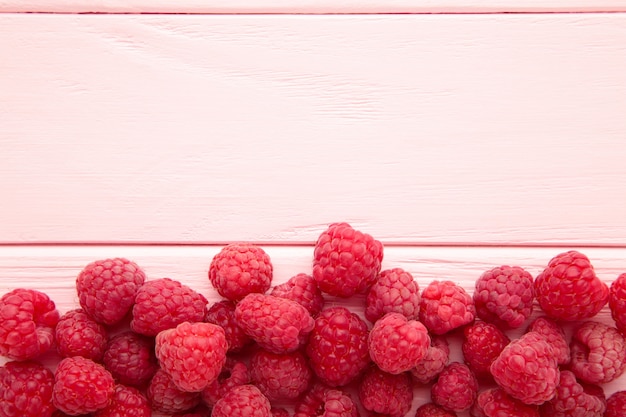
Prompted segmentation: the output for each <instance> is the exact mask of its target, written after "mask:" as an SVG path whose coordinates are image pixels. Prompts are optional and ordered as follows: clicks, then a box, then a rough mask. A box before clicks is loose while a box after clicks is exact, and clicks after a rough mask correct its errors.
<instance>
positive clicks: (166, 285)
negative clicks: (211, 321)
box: [130, 278, 207, 336]
mask: <svg viewBox="0 0 626 417" xmlns="http://www.w3.org/2000/svg"><path fill="white" fill-rule="evenodd" d="M206 307H207V299H206V298H204V296H203V295H202V294H200V293H198V292H196V291H194V290H192V289H191V288H189V287H188V286H186V285H183V284H182V283H180V282H179V281H176V280H173V279H170V278H160V279H155V280H153V281H148V282H146V283H145V284H144V285H143V286H142V287H141V288H140V289H139V291H137V296H136V297H135V305H134V306H133V319H132V321H131V322H130V328H131V330H133V331H134V332H135V333H139V334H143V335H146V336H156V335H157V334H158V333H159V332H160V331H163V330H167V329H171V328H173V327H176V326H177V325H179V324H180V323H183V322H185V321H188V322H191V323H194V322H201V321H204V318H205V316H206V312H207V309H206Z"/></svg>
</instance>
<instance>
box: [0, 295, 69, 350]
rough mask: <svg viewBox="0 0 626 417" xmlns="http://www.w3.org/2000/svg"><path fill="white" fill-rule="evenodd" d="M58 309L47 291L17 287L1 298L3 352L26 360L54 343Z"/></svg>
mask: <svg viewBox="0 0 626 417" xmlns="http://www.w3.org/2000/svg"><path fill="white" fill-rule="evenodd" d="M58 321H59V312H58V311H57V309H56V307H55V305H54V302H53V301H52V300H51V299H50V297H48V296H47V295H46V294H44V293H42V292H40V291H37V290H29V289H24V288H17V289H15V290H13V291H10V292H8V293H6V294H4V295H3V296H2V298H0V356H5V357H7V358H8V359H14V360H18V361H23V360H27V359H34V358H36V357H38V356H39V355H41V354H42V353H44V352H46V351H48V349H50V347H51V346H52V344H53V343H54V328H55V326H56V325H57V322H58Z"/></svg>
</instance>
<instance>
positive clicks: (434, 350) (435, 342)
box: [411, 336, 450, 384]
mask: <svg viewBox="0 0 626 417" xmlns="http://www.w3.org/2000/svg"><path fill="white" fill-rule="evenodd" d="M449 360H450V347H449V346H448V341H447V340H446V339H445V337H443V336H432V337H431V338H430V346H429V347H428V351H427V352H426V355H425V356H424V357H423V358H422V360H421V361H419V363H418V364H417V365H416V366H415V368H413V369H411V375H413V379H414V380H415V381H417V382H418V383H420V384H428V383H429V382H431V381H432V380H434V379H435V378H436V377H437V375H439V373H440V372H441V371H443V369H444V368H445V367H446V365H447V364H448V362H449Z"/></svg>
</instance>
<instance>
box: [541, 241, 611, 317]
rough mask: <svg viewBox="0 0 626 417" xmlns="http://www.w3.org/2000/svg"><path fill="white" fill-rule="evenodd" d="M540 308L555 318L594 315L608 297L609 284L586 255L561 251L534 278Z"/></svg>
mask: <svg viewBox="0 0 626 417" xmlns="http://www.w3.org/2000/svg"><path fill="white" fill-rule="evenodd" d="M535 294H536V297H537V301H538V302H539V306H540V307H541V309H542V310H543V311H544V312H545V313H546V314H547V315H548V316H549V317H551V318H553V319H556V320H565V321H577V320H584V319H588V318H590V317H593V316H595V315H596V314H597V313H598V312H599V311H600V310H601V309H602V307H603V306H604V305H605V304H606V303H607V301H608V300H609V288H608V286H607V285H606V284H605V283H604V282H602V280H600V279H599V278H598V277H597V276H596V273H595V271H594V269H593V266H592V265H591V262H590V261H589V258H587V257H586V256H585V255H583V254H582V253H580V252H577V251H573V250H572V251H569V252H565V253H561V254H559V255H557V256H555V257H554V258H552V259H551V260H550V262H549V263H548V266H547V267H546V268H545V269H544V270H543V272H542V273H540V274H539V275H538V276H537V279H536V280H535Z"/></svg>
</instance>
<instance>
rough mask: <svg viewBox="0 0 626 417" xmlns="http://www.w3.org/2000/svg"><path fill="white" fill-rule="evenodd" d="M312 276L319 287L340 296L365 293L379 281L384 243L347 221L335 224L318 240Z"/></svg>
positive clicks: (345, 296)
mask: <svg viewBox="0 0 626 417" xmlns="http://www.w3.org/2000/svg"><path fill="white" fill-rule="evenodd" d="M313 255H314V259H313V278H315V281H317V284H318V285H319V287H320V289H321V290H322V291H323V292H325V293H327V294H330V295H334V296H337V297H343V298H347V297H351V296H352V295H354V294H364V293H365V292H366V291H367V290H368V289H369V287H371V286H372V284H373V283H374V282H375V281H376V278H377V276H378V273H379V272H380V267H381V263H382V260H383V245H382V243H380V242H379V241H378V240H375V239H374V238H373V237H372V236H370V235H368V234H366V233H362V232H359V231H357V230H355V229H353V228H352V227H351V226H350V225H349V224H348V223H333V224H331V225H330V226H329V227H328V229H326V230H325V231H324V232H322V234H321V235H320V236H319V238H318V239H317V242H316V243H315V249H314V253H313Z"/></svg>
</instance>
